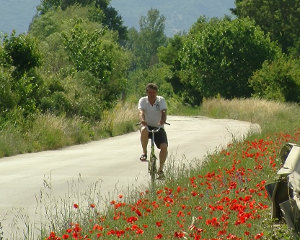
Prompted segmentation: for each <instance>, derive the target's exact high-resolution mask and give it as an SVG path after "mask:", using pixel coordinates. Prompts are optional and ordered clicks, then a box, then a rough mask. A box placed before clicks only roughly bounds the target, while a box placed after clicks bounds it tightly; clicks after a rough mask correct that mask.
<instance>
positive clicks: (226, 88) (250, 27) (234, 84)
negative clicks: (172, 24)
mask: <svg viewBox="0 0 300 240" xmlns="http://www.w3.org/2000/svg"><path fill="white" fill-rule="evenodd" d="M277 53H278V48H276V45H275V44H274V43H272V42H271V41H270V39H269V38H268V37H267V36H266V35H265V34H264V33H263V32H262V31H261V30H260V29H259V28H257V27H256V26H255V24H254V23H253V22H252V21H250V20H249V19H236V20H232V21H231V20H227V19H225V20H220V21H219V22H218V23H216V22H212V23H208V24H207V26H205V28H203V30H202V31H200V32H197V33H195V34H191V35H190V36H189V37H188V38H187V39H186V41H185V42H184V46H183V49H182V51H181V52H180V62H181V68H182V69H181V82H182V83H183V84H184V85H185V86H187V89H191V90H192V91H193V93H192V94H193V95H194V94H195V91H196V92H197V93H198V94H199V96H203V97H215V96H217V95H221V96H222V97H224V98H228V99H230V98H234V97H249V96H251V94H252V92H253V90H252V88H251V87H250V86H249V83H248V79H249V77H250V76H251V75H252V73H253V72H254V71H256V70H257V69H259V68H260V67H261V65H262V63H263V62H264V61H265V60H273V59H274V58H275V56H276V54H277ZM245 66H247V67H245ZM188 94H190V95H192V94H191V93H189V92H188ZM193 97H195V96H193ZM196 103H197V102H196Z"/></svg>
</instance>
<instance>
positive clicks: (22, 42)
mask: <svg viewBox="0 0 300 240" xmlns="http://www.w3.org/2000/svg"><path fill="white" fill-rule="evenodd" d="M2 48H3V50H2V51H4V53H5V54H4V58H3V57H2V58H1V61H5V62H4V63H3V62H0V66H4V67H5V68H6V69H8V72H6V73H3V77H2V79H1V80H2V82H3V86H4V89H3V91H5V92H7V94H8V99H12V98H10V97H9V96H12V95H11V94H10V93H9V92H10V91H12V92H13V96H14V97H13V101H14V102H15V104H16V105H17V106H18V107H19V108H20V109H21V110H22V111H23V113H24V114H25V115H27V114H30V113H34V112H36V110H37V107H38V105H39V104H40V99H41V95H42V92H43V81H42V80H41V78H40V76H39V75H38V74H37V73H36V68H37V67H39V66H40V64H41V54H40V51H39V48H38V42H37V41H36V39H35V38H33V37H31V36H29V35H25V34H20V35H18V36H16V34H15V32H13V33H12V34H11V35H10V36H8V35H6V36H5V37H4V39H3V46H2ZM2 71H3V69H2ZM8 102H10V101H6V103H8ZM15 104H10V105H9V106H10V107H12V106H14V105H15ZM6 105H7V104H6ZM7 106H8V105H7Z"/></svg>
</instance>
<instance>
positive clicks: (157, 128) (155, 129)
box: [136, 122, 171, 132]
mask: <svg viewBox="0 0 300 240" xmlns="http://www.w3.org/2000/svg"><path fill="white" fill-rule="evenodd" d="M141 124H142V123H141V122H139V123H137V124H136V125H141ZM164 124H166V125H171V124H170V123H167V122H165V123H164ZM161 128H162V126H158V127H155V128H154V129H152V130H150V129H149V127H148V125H146V129H147V131H148V132H158V131H159V130H160V129H161Z"/></svg>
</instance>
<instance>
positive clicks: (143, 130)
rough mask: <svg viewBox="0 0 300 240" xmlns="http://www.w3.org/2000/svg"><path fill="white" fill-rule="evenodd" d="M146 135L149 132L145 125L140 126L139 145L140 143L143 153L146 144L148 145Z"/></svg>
mask: <svg viewBox="0 0 300 240" xmlns="http://www.w3.org/2000/svg"><path fill="white" fill-rule="evenodd" d="M148 136H149V133H148V131H147V128H146V127H144V126H143V127H142V128H141V145H142V149H143V154H147V145H148V139H149V138H148Z"/></svg>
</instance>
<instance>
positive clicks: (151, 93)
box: [146, 83, 158, 100]
mask: <svg viewBox="0 0 300 240" xmlns="http://www.w3.org/2000/svg"><path fill="white" fill-rule="evenodd" d="M157 91H158V87H157V85H156V84H154V83H148V84H147V86H146V93H147V96H148V98H149V99H150V100H155V99H156V96H157Z"/></svg>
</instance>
